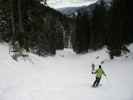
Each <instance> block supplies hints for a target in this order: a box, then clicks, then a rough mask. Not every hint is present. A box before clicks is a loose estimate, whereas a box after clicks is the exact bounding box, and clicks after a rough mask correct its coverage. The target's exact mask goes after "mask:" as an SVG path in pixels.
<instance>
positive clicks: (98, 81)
mask: <svg viewBox="0 0 133 100" xmlns="http://www.w3.org/2000/svg"><path fill="white" fill-rule="evenodd" d="M100 80H101V78H99V77H96V80H95V81H94V83H93V87H97V86H98V85H99V83H100Z"/></svg>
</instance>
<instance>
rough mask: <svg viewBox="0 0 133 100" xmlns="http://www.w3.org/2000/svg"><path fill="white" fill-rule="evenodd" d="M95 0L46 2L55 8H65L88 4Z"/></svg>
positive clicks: (56, 0)
mask: <svg viewBox="0 0 133 100" xmlns="http://www.w3.org/2000/svg"><path fill="white" fill-rule="evenodd" d="M96 1H97V0H48V1H47V4H48V5H49V6H50V7H52V8H55V9H59V8H65V7H81V6H88V5H90V4H91V3H94V2H96Z"/></svg>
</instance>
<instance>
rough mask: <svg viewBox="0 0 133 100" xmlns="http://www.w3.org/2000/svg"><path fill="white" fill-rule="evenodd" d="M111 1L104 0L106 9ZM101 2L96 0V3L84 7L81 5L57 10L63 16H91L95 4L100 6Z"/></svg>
mask: <svg viewBox="0 0 133 100" xmlns="http://www.w3.org/2000/svg"><path fill="white" fill-rule="evenodd" d="M111 1H112V0H104V2H105V3H106V6H107V7H110V6H111V5H110V4H111ZM100 2H101V0H96V1H93V2H91V3H89V4H86V5H82V6H70V7H69V6H68V7H63V8H57V10H58V11H60V12H61V13H63V14H65V15H68V16H71V15H73V14H75V13H77V12H78V13H79V12H80V13H81V14H82V13H87V14H89V15H90V14H91V13H92V11H93V9H94V8H95V6H96V4H100Z"/></svg>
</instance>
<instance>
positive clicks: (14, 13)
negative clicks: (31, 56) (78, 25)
mask: <svg viewBox="0 0 133 100" xmlns="http://www.w3.org/2000/svg"><path fill="white" fill-rule="evenodd" d="M40 1H41V0H0V41H6V42H8V43H10V44H11V46H12V49H13V50H12V51H13V52H20V51H22V50H26V51H31V52H33V53H36V54H38V55H41V56H46V55H54V54H55V53H56V50H57V49H63V48H64V47H65V46H66V45H67V44H65V41H67V39H64V37H66V38H67V37H68V36H66V33H71V31H70V32H69V30H70V29H69V28H70V27H69V26H70V25H67V24H68V22H69V21H71V20H70V19H69V18H66V17H65V16H64V15H62V14H61V13H59V12H57V11H56V10H53V9H52V8H49V7H47V5H43V4H41V3H40ZM71 22H72V21H71Z"/></svg>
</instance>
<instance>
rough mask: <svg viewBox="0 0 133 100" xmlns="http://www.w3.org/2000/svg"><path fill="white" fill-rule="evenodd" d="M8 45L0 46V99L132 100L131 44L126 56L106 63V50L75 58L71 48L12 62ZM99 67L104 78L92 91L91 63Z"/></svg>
mask: <svg viewBox="0 0 133 100" xmlns="http://www.w3.org/2000/svg"><path fill="white" fill-rule="evenodd" d="M8 49H9V46H8V45H7V44H5V43H3V44H0V100H133V86H132V85H133V77H132V76H133V45H130V46H129V49H130V50H131V52H130V53H128V54H126V55H123V56H121V57H118V58H115V59H114V60H110V59H109V56H108V54H107V52H108V51H107V49H105V48H103V49H102V50H99V51H95V52H94V51H90V52H89V53H88V54H84V55H76V54H75V53H74V52H73V51H72V50H71V49H64V50H63V51H57V55H56V56H53V57H45V58H43V57H39V56H37V55H34V54H29V58H26V59H22V58H21V59H19V61H18V62H16V61H14V60H13V59H12V58H11V57H10V55H9V50H8ZM101 61H104V63H103V64H102V67H103V69H104V71H105V72H106V74H107V78H105V77H104V76H103V77H102V80H101V83H100V84H102V85H101V86H100V87H98V88H92V87H91V85H92V83H93V81H94V80H95V75H92V74H91V64H92V63H94V64H95V65H96V67H98V65H99V64H100V62H101Z"/></svg>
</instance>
